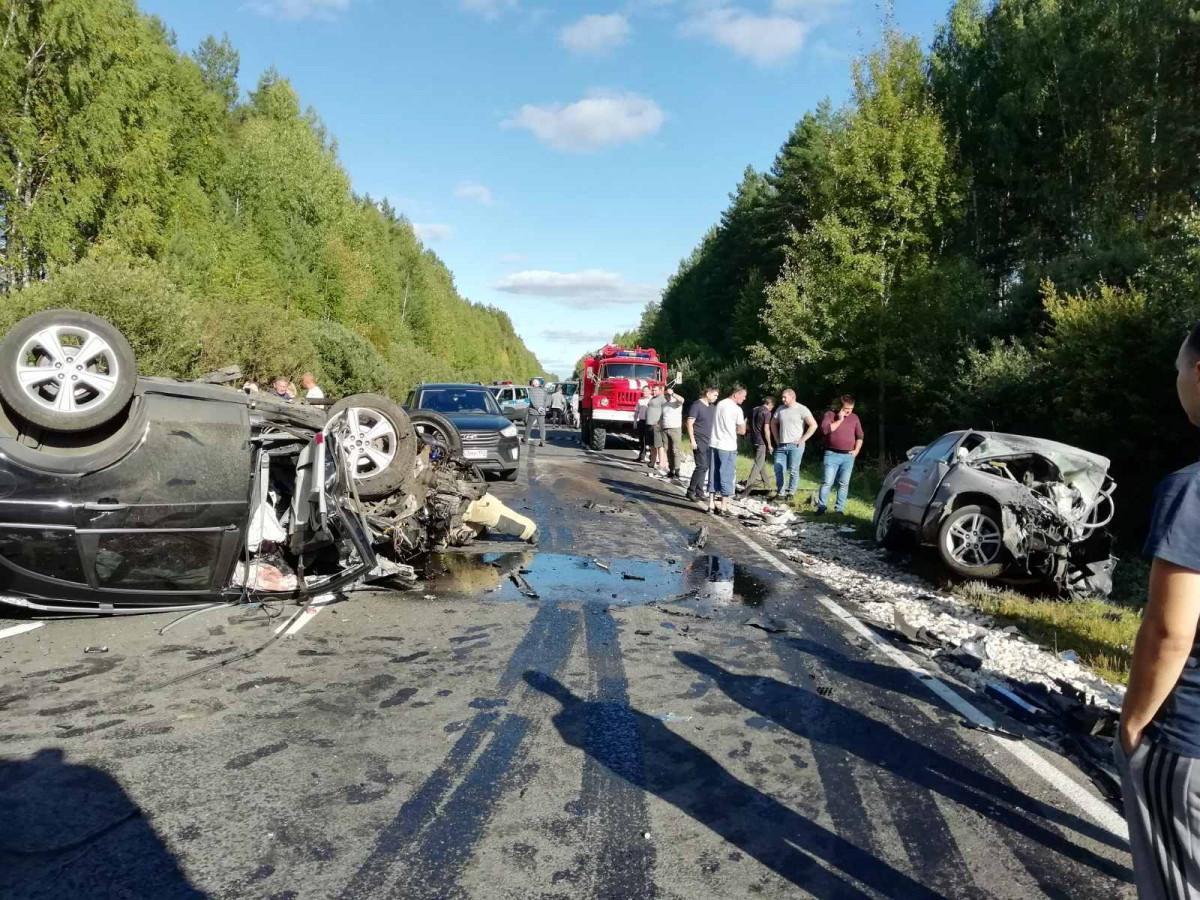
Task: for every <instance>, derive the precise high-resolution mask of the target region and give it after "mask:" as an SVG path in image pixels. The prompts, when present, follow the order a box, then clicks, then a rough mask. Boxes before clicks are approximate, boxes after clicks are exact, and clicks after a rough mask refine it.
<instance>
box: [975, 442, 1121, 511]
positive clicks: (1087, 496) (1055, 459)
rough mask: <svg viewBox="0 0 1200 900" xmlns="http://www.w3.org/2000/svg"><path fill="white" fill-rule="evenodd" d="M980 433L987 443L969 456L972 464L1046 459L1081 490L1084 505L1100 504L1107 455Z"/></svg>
mask: <svg viewBox="0 0 1200 900" xmlns="http://www.w3.org/2000/svg"><path fill="white" fill-rule="evenodd" d="M976 433H977V434H983V435H984V436H985V440H984V442H983V443H982V444H980V445H979V446H978V447H976V448H975V449H974V450H972V451H971V453H970V454H969V455H968V456H967V459H968V460H969V461H971V462H979V461H981V460H985V459H997V458H1002V457H1005V456H1014V455H1017V454H1022V453H1036V454H1038V455H1039V456H1044V457H1046V458H1047V459H1048V460H1050V461H1051V462H1052V463H1054V465H1055V466H1057V467H1058V470H1059V472H1060V473H1061V474H1062V478H1063V481H1065V482H1066V483H1067V484H1069V485H1070V486H1071V487H1073V488H1075V489H1076V490H1078V491H1079V494H1080V496H1081V497H1082V499H1083V502H1084V504H1085V505H1087V506H1089V507H1090V506H1092V504H1094V503H1095V502H1096V499H1097V498H1098V497H1099V496H1100V492H1101V490H1102V489H1103V488H1104V481H1105V477H1106V476H1107V475H1108V468H1109V465H1110V463H1109V461H1108V460H1107V459H1106V458H1105V457H1103V456H1100V455H1098V454H1096V453H1089V452H1088V451H1087V450H1080V449H1079V448H1078V447H1072V446H1071V445H1069V444H1060V443H1059V442H1058V441H1047V440H1043V439H1041V438H1032V437H1025V436H1024V435H1019V434H1000V433H997V432H992V431H984V432H976Z"/></svg>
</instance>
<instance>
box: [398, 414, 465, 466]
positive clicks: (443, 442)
mask: <svg viewBox="0 0 1200 900" xmlns="http://www.w3.org/2000/svg"><path fill="white" fill-rule="evenodd" d="M408 417H409V419H411V420H412V424H413V430H414V431H416V433H417V438H418V440H419V441H423V442H424V443H427V444H431V445H432V446H433V447H434V452H435V453H436V452H437V451H438V449H439V448H440V450H441V451H442V452H443V453H446V454H448V455H449V456H450V457H451V458H452V459H462V458H463V445H462V435H460V434H459V433H458V429H457V428H455V427H454V423H453V422H451V421H450V420H449V419H447V418H446V417H445V416H443V415H442V414H441V413H438V412H434V411H433V410H431V409H414V410H413V411H412V412H410V413H409V414H408Z"/></svg>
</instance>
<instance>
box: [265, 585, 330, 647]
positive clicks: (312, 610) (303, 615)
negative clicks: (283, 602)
mask: <svg viewBox="0 0 1200 900" xmlns="http://www.w3.org/2000/svg"><path fill="white" fill-rule="evenodd" d="M335 600H337V595H336V594H326V595H325V596H323V597H318V598H317V599H315V600H313V601H312V603H310V604H309V605H308V607H307V608H305V609H304V610H302V611H301V612H300V613H299V614H298V615H295V616H293V617H292V618H290V619H288V620H287V621H286V622H284V623H283V624H282V625H280V626H279V627H278V628H276V629H275V633H276V634H279V632H281V631H283V630H284V629H285V628H286V629H287V631H283V636H284V637H291V636H292V635H294V634H298V633H299V631H300V629H301V628H303V627H304V626H305V625H307V624H308V623H309V622H311V621H312V620H313V619H315V618H316V617H317V613H319V612H320V611H321V610H322V609H323V608H325V607H326V606H328V605H329V604H330V603H333V602H334V601H335Z"/></svg>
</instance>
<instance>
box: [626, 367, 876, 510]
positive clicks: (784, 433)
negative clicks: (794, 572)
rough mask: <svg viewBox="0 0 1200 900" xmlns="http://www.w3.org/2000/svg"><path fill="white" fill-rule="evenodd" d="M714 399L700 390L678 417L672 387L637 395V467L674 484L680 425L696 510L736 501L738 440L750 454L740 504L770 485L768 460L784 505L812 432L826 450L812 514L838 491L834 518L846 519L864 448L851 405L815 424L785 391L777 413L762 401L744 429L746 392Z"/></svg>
mask: <svg viewBox="0 0 1200 900" xmlns="http://www.w3.org/2000/svg"><path fill="white" fill-rule="evenodd" d="M719 396H720V391H718V389H717V388H716V387H715V386H712V385H710V386H708V387H706V388H705V389H704V390H703V391H702V392H701V394H700V397H699V398H698V399H697V400H695V401H694V402H693V403H692V405H691V406H690V407H689V408H688V411H687V416H686V419H685V418H684V417H683V405H684V400H683V398H682V397H681V396H680V395H679V394H677V393H676V392H675V390H674V388H673V387H670V386H667V387H664V386H662V385H651V386H650V387H646V388H643V389H642V397H641V399H640V400H639V401H638V405H637V411H636V413H635V420H636V422H637V423H638V437H639V443H640V446H639V454H638V458H639V461H641V462H644V463H646V464H647V465H649V466H650V467H651V468H652V469H654V470H655V473H656V474H657V475H659V476H660V477H664V478H673V479H678V478H679V463H680V458H681V455H682V450H681V444H682V439H683V428H681V427H680V426H681V425H683V426H684V428H686V431H687V436H688V440H689V441H690V442H691V445H692V456H693V459H694V461H695V465H696V468H695V469H694V470H693V472H692V477H691V481H690V482H689V483H688V488H687V498H688V499H689V500H692V501H694V502H698V503H701V504H703V505H704V506H705V508H706V509H707V510H708V511H709V512H712V513H716V514H723V513H724V512H725V511H726V510H725V506H726V500H727V498H730V497H734V496H735V495H736V482H737V478H736V470H737V450H738V438H739V437H740V436H743V435H749V437H750V444H751V446H752V447H753V448H754V465H753V468H752V469H751V470H750V477H749V478H747V479H746V483H745V486H744V487H743V489H742V493H741V496H742V497H745V496H747V495H748V494H749V493H750V492H751V491H752V490H753V489H754V488H755V487H756V486H757V485H758V484H760V483H762V484H765V485H766V486H767V488H768V490H770V489H771V484H770V482H769V481H768V478H767V471H768V470H767V460H768V458H770V459H771V461H772V463H773V465H774V469H775V485H774V496H775V499H776V500H777V501H781V502H786V501H789V500H791V499H792V498H793V497H794V496H795V494H796V491H797V490H798V489H799V487H800V463H801V462H802V461H803V459H804V449H805V447H806V446H807V444H808V442H809V440H811V439H812V438H813V436H814V435H816V434H817V433H818V432H819V433H820V435H821V437H822V440H823V441H824V444H825V460H824V463H825V465H824V473H823V477H822V481H821V488H820V490H819V492H818V494H817V512H818V513H824V512H825V511H826V509H827V507H828V504H829V496H830V494H831V493H832V492H833V489H834V486H835V485H836V487H837V496H836V506H835V510H836V511H837V512H845V509H846V499H847V497H848V496H849V493H850V474H851V472H852V471H853V470H854V460H855V459H856V458H857V457H858V454H859V452H860V451H861V450H862V445H863V428H862V422H861V421H859V418H858V416H857V415H855V413H854V398H853V397H851V396H850V395H849V394H846V395H843V396H841V397H839V398H837V400H836V401H835V402H834V403H833V404H832V405H831V407H830V409H829V410H828V411H826V412H825V414H824V415H823V416H822V418H821V421H820V423H818V422H817V420H816V419H815V418H814V416H813V414H812V412H811V411H810V410H809V408H808V407H807V406H805V405H804V404H803V403H800V402H799V400H797V398H796V392H795V391H794V390H792V389H791V388H788V389H787V390H785V391H784V392H783V394H782V395H781V403H780V404H779V406H778V407H776V404H775V399H774V398H773V397H764V398H763V400H762V402H761V403H760V404H759V405H758V406H756V407H755V408H754V410H753V411H752V412H751V413H750V418H749V421H747V418H746V415H745V413H744V412H743V411H742V404H744V403H745V401H746V388H745V387H744V386H742V385H740V384H735V385H734V386H733V388H732V389H731V390H730V392H729V395H728V396H727V397H725V399H723V400H720V401H718V399H717V398H718V397H719Z"/></svg>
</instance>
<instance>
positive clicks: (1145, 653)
mask: <svg viewBox="0 0 1200 900" xmlns="http://www.w3.org/2000/svg"><path fill="white" fill-rule="evenodd" d="M1175 369H1176V373H1177V374H1176V379H1175V388H1176V391H1177V393H1178V394H1179V402H1180V404H1181V405H1182V406H1183V409H1184V412H1185V413H1187V417H1188V419H1189V420H1190V421H1191V423H1192V424H1193V425H1196V426H1200V325H1197V326H1196V327H1194V328H1193V329H1192V332H1191V334H1189V335H1188V337H1187V339H1186V340H1185V341H1184V342H1183V346H1182V347H1180V348H1179V355H1178V356H1177V357H1176V360H1175ZM1142 552H1143V554H1144V555H1145V556H1147V557H1149V558H1150V559H1151V560H1152V562H1151V565H1150V597H1149V600H1148V602H1147V603H1146V609H1145V612H1144V613H1143V614H1142V624H1141V627H1140V628H1139V629H1138V635H1137V641H1136V642H1135V644H1134V648H1133V661H1132V663H1131V664H1130V671H1129V688H1128V690H1127V691H1126V693H1125V702H1124V704H1123V707H1122V709H1121V728H1120V731H1119V734H1118V738H1117V741H1116V742H1115V746H1114V748H1113V753H1114V755H1115V756H1116V759H1117V767H1118V768H1119V769H1120V771H1121V781H1122V787H1123V790H1122V795H1123V800H1124V804H1125V818H1126V819H1127V820H1128V822H1129V845H1130V851H1131V852H1132V854H1133V871H1134V877H1135V880H1136V881H1137V889H1138V896H1139V897H1140V898H1141V900H1148V898H1171V900H1173V898H1176V897H1195V896H1200V857H1198V855H1197V852H1196V851H1197V850H1198V849H1200V777H1198V776H1200V641H1197V634H1196V624H1197V621H1198V620H1200V463H1194V464H1192V465H1190V466H1188V467H1187V468H1184V469H1180V470H1179V471H1178V472H1175V473H1174V474H1172V475H1168V476H1167V477H1166V478H1165V479H1164V480H1163V482H1162V483H1161V484H1160V485H1159V486H1158V490H1157V492H1156V493H1155V497H1154V512H1153V515H1152V517H1151V524H1150V535H1149V537H1148V538H1147V539H1146V546H1145V548H1144V550H1143V551H1142Z"/></svg>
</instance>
